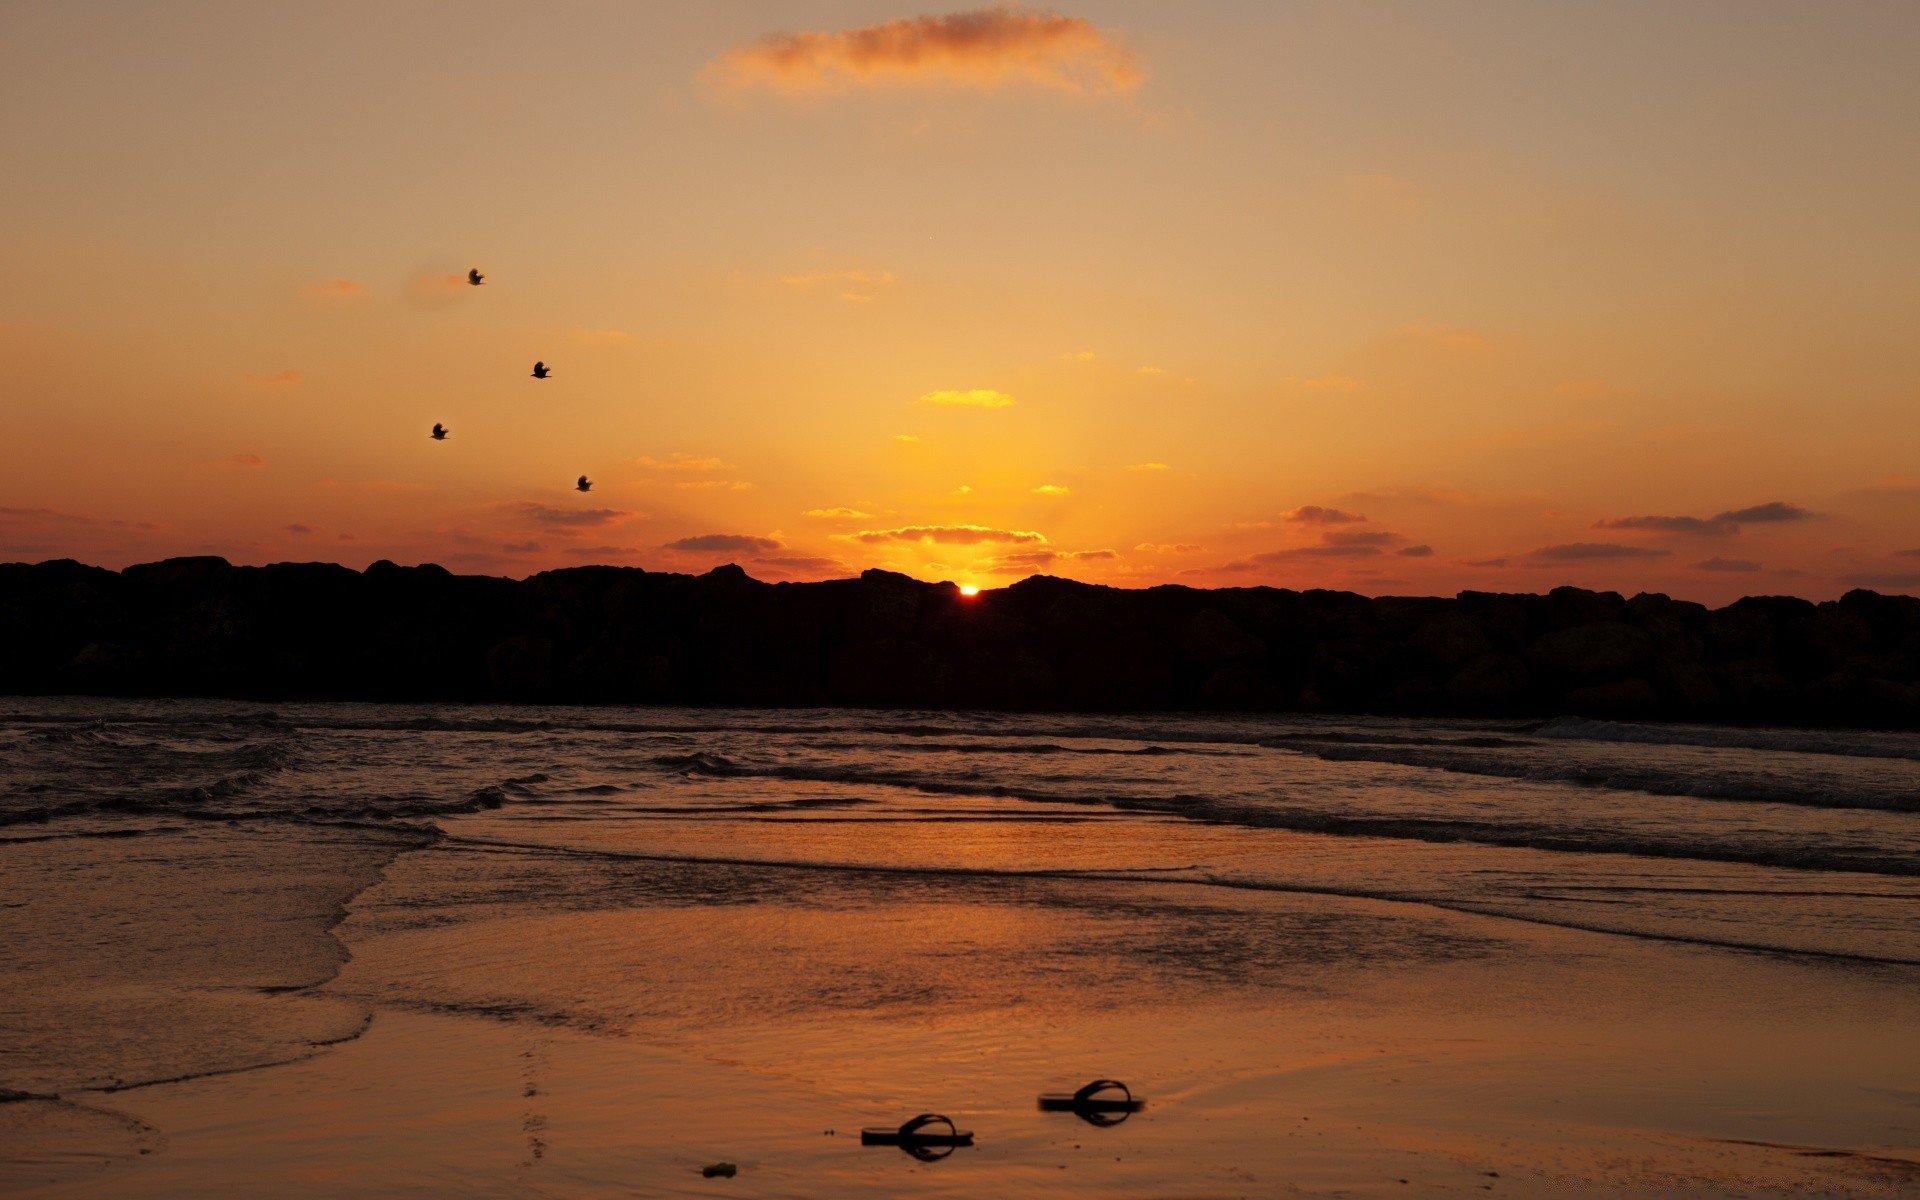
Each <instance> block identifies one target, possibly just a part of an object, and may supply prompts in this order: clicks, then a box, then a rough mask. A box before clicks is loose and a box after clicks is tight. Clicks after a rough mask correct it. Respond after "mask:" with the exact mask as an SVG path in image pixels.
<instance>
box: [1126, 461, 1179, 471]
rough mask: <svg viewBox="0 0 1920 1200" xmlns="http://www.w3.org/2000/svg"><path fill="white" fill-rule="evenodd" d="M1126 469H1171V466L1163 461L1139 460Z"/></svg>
mask: <svg viewBox="0 0 1920 1200" xmlns="http://www.w3.org/2000/svg"><path fill="white" fill-rule="evenodd" d="M1127 470H1129V471H1171V470H1173V468H1172V467H1170V466H1168V465H1167V464H1165V463H1163V462H1140V463H1134V464H1132V465H1131V466H1129V467H1128V468H1127Z"/></svg>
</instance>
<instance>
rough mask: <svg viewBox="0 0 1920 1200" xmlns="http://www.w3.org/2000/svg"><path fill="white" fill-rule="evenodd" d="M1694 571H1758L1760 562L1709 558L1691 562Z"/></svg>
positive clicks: (1742, 559)
mask: <svg viewBox="0 0 1920 1200" xmlns="http://www.w3.org/2000/svg"><path fill="white" fill-rule="evenodd" d="M1693 569H1694V570H1696V571H1758V570H1759V569H1760V564H1759V563H1757V562H1750V561H1749V560H1747V559H1744V558H1720V557H1718V556H1716V557H1713V558H1709V559H1707V560H1706V561H1705V562H1697V563H1695V564H1693Z"/></svg>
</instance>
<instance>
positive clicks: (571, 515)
mask: <svg viewBox="0 0 1920 1200" xmlns="http://www.w3.org/2000/svg"><path fill="white" fill-rule="evenodd" d="M500 509H501V511H502V512H504V513H506V514H507V515H508V516H511V517H514V518H516V519H518V520H521V521H530V522H532V523H533V524H535V525H545V526H548V527H549V528H552V529H556V530H562V529H590V528H597V527H599V526H602V525H615V524H618V523H619V522H621V521H625V520H629V519H631V518H633V517H638V516H644V515H645V514H643V513H634V512H626V511H623V510H621V509H618V508H557V507H555V506H554V505H551V504H537V503H535V502H534V501H532V500H516V501H512V502H509V503H507V504H503V505H501V506H500Z"/></svg>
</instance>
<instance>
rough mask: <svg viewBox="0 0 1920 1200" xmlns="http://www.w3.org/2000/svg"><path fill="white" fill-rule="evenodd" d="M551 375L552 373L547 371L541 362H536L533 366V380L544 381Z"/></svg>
mask: <svg viewBox="0 0 1920 1200" xmlns="http://www.w3.org/2000/svg"><path fill="white" fill-rule="evenodd" d="M552 373H553V372H551V371H549V370H547V364H545V363H543V362H537V363H535V364H533V377H534V378H535V379H545V378H546V377H547V376H548V375H551V374H552Z"/></svg>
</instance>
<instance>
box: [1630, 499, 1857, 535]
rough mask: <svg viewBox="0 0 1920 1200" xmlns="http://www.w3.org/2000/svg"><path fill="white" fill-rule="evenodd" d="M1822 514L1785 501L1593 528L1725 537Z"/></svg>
mask: <svg viewBox="0 0 1920 1200" xmlns="http://www.w3.org/2000/svg"><path fill="white" fill-rule="evenodd" d="M1819 515H1820V514H1818V513H1815V512H1811V511H1809V510H1807V509H1804V508H1801V507H1800V506H1799V505H1797V504H1788V503H1787V502H1786V501H1784V500H1769V501H1768V502H1767V503H1765V504H1756V505H1754V506H1752V507H1751V508H1733V509H1728V510H1727V511H1726V512H1723V513H1720V514H1719V515H1717V516H1713V517H1612V518H1608V519H1606V520H1602V521H1595V522H1594V523H1593V527H1594V528H1595V529H1637V530H1645V531H1647V532H1650V533H1687V534H1697V535H1700V536H1703V537H1724V536H1728V535H1731V534H1736V533H1739V532H1740V527H1741V526H1742V525H1779V524H1784V523H1786V522H1789V521H1805V520H1810V519H1811V518H1813V517H1817V516H1819Z"/></svg>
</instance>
